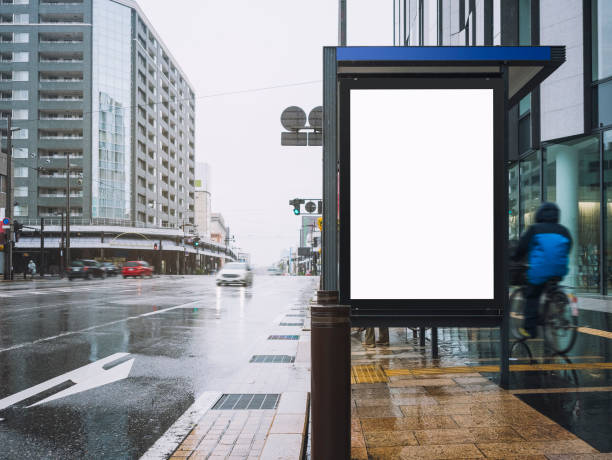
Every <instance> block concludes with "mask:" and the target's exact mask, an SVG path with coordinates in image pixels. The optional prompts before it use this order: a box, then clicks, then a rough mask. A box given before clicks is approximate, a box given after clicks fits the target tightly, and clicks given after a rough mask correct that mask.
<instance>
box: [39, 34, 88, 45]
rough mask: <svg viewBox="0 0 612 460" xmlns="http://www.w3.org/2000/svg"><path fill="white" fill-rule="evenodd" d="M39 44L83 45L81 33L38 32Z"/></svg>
mask: <svg viewBox="0 0 612 460" xmlns="http://www.w3.org/2000/svg"><path fill="white" fill-rule="evenodd" d="M38 40H39V43H52V44H56V43H83V32H40V33H39V35H38Z"/></svg>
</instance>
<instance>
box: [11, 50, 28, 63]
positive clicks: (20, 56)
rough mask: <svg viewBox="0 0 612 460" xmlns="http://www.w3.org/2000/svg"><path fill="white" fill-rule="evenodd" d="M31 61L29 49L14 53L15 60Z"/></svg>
mask: <svg viewBox="0 0 612 460" xmlns="http://www.w3.org/2000/svg"><path fill="white" fill-rule="evenodd" d="M29 61H30V53H28V52H27V51H22V52H19V53H13V62H29Z"/></svg>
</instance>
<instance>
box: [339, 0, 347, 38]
mask: <svg viewBox="0 0 612 460" xmlns="http://www.w3.org/2000/svg"><path fill="white" fill-rule="evenodd" d="M338 45H340V46H346V0H338Z"/></svg>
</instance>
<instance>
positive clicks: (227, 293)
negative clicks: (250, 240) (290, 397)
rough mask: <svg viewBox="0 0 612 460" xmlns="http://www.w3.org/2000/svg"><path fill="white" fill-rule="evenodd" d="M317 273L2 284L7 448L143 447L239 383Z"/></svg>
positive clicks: (83, 450)
mask: <svg viewBox="0 0 612 460" xmlns="http://www.w3.org/2000/svg"><path fill="white" fill-rule="evenodd" d="M314 283H315V281H314V279H312V278H297V277H268V276H259V277H256V279H255V283H254V286H253V287H251V288H241V287H223V288H217V287H216V286H215V284H214V279H213V278H212V277H209V276H193V277H161V278H154V279H152V280H149V279H144V280H123V279H120V278H109V279H106V280H96V281H81V280H77V281H74V282H72V283H69V282H68V281H59V280H57V281H35V282H29V283H19V284H16V285H13V286H9V287H7V286H6V285H3V286H0V377H1V378H0V446H1V447H0V458H2V459H4V458H6V459H13V458H50V459H51V458H53V459H55V458H138V457H139V456H140V455H142V454H143V453H144V452H145V451H146V450H147V449H148V448H149V447H150V446H151V445H152V444H153V443H154V442H155V441H156V440H157V439H158V438H159V437H160V436H161V435H162V434H163V433H164V432H165V431H166V430H167V429H168V427H169V426H171V425H172V424H173V423H174V422H175V421H176V420H177V418H179V417H180V416H181V415H182V414H183V413H184V412H185V411H186V410H187V409H188V408H189V406H190V405H191V404H192V403H193V402H194V400H195V398H197V397H198V396H199V395H200V394H202V393H203V392H204V391H206V390H209V389H214V390H216V391H223V390H224V388H229V387H230V386H231V385H232V384H234V383H238V382H237V380H240V378H241V377H240V376H241V375H244V373H243V372H242V371H243V369H244V367H245V365H247V363H248V362H249V359H250V357H251V355H253V354H255V353H257V348H258V345H261V343H262V341H265V339H266V337H267V335H266V333H267V332H269V331H270V330H271V328H272V324H273V322H274V320H275V318H278V316H279V315H280V314H281V312H282V311H284V310H286V309H287V306H288V305H297V304H299V303H304V302H307V299H308V298H309V297H310V296H311V295H312V292H313V289H314V288H315V284H314ZM85 366H87V367H85ZM67 373H69V374H67ZM51 379H53V380H51ZM37 385H38V386H37ZM32 387H34V388H32ZM54 398H55V399H54Z"/></svg>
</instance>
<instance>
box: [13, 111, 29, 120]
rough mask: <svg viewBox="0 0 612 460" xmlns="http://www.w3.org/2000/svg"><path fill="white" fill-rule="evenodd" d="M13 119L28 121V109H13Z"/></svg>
mask: <svg viewBox="0 0 612 460" xmlns="http://www.w3.org/2000/svg"><path fill="white" fill-rule="evenodd" d="M12 117H13V120H27V119H28V109H13V113H12Z"/></svg>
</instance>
